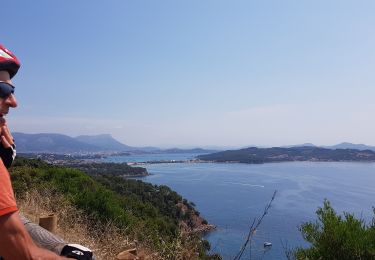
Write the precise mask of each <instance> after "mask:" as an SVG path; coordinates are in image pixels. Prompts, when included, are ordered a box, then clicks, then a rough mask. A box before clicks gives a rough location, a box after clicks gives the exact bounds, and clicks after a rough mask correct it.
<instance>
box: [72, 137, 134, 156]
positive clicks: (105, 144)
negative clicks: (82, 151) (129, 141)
mask: <svg viewBox="0 0 375 260" xmlns="http://www.w3.org/2000/svg"><path fill="white" fill-rule="evenodd" d="M75 139H76V140H78V141H80V142H82V143H85V144H90V145H94V146H96V147H99V148H100V149H102V150H103V151H113V152H116V151H131V150H136V149H137V148H135V147H131V146H128V145H125V144H123V143H120V142H119V141H117V140H116V139H114V138H113V137H112V136H111V135H109V134H102V135H80V136H77V137H75Z"/></svg>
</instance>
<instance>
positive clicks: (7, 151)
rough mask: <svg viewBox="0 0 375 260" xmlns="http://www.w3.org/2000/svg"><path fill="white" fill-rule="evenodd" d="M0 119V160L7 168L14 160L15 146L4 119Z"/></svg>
mask: <svg viewBox="0 0 375 260" xmlns="http://www.w3.org/2000/svg"><path fill="white" fill-rule="evenodd" d="M1 119H3V120H0V126H1V127H0V131H1V144H2V145H1V146H0V158H1V159H2V161H3V163H4V165H5V167H7V168H9V167H10V166H11V165H12V163H13V161H14V158H16V146H15V144H14V140H13V136H12V134H11V133H10V131H9V128H8V126H7V124H6V123H5V120H4V118H1Z"/></svg>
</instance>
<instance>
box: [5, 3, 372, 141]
mask: <svg viewBox="0 0 375 260" xmlns="http://www.w3.org/2000/svg"><path fill="white" fill-rule="evenodd" d="M1 11H2V12H1V16H2V30H1V40H0V42H2V43H3V44H4V45H6V46H7V47H8V48H9V49H10V50H12V51H13V52H14V53H15V54H16V55H17V56H18V57H19V58H20V59H21V61H22V64H23V66H22V68H21V70H20V72H19V74H18V75H17V76H16V77H15V79H14V82H15V84H16V85H17V89H16V94H17V98H18V101H19V104H20V105H19V108H17V109H16V110H14V111H12V112H11V115H10V116H9V117H8V122H9V125H10V126H11V127H12V129H13V131H20V132H26V133H39V132H56V133H63V134H68V135H70V136H76V135H80V134H101V133H110V134H112V135H113V136H114V137H115V138H117V139H118V140H120V141H122V142H124V143H126V144H129V145H153V146H164V147H167V146H209V145H217V146H247V145H251V144H254V145H264V146H272V145H286V144H297V143H305V142H312V143H315V144H327V145H328V144H335V143H338V142H342V141H349V142H354V143H366V144H370V145H375V102H374V99H375V47H374V46H375V15H374V13H375V1H372V0H371V1H343V0H340V1H339V0H337V1H326V0H324V1H323V0H322V1H307V0H306V1H287V0H285V1H279V0H275V1H261V0H259V1H248V0H246V1H245V0H243V1H241V0H238V1H221V0H204V1H203V0H189V1H176V0H170V1H164V0H160V1H155V0H149V1H142V0H134V1H125V0H116V1H115V0H108V1H93V0H90V1H88V0H80V1H76V0H64V1H62V0H61V1H50V0H43V1H41V0H36V1H26V0H25V1H18V0H12V1H6V2H4V3H2V6H1Z"/></svg>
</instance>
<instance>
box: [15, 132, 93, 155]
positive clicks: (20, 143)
mask: <svg viewBox="0 0 375 260" xmlns="http://www.w3.org/2000/svg"><path fill="white" fill-rule="evenodd" d="M13 137H14V140H15V143H16V146H17V151H18V152H21V153H30V152H31V153H78V152H96V151H98V150H100V148H99V147H97V146H94V145H91V144H87V143H83V142H80V141H78V140H76V139H75V138H72V137H70V136H67V135H62V134H48V133H43V134H24V133H13Z"/></svg>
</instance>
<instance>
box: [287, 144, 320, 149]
mask: <svg viewBox="0 0 375 260" xmlns="http://www.w3.org/2000/svg"><path fill="white" fill-rule="evenodd" d="M281 147H282V148H293V147H317V146H316V145H315V144H312V143H303V144H294V145H286V146H281Z"/></svg>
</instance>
